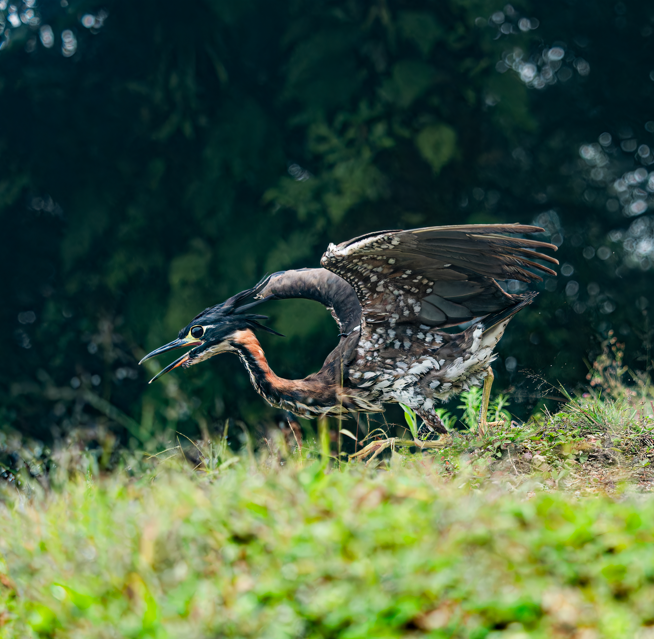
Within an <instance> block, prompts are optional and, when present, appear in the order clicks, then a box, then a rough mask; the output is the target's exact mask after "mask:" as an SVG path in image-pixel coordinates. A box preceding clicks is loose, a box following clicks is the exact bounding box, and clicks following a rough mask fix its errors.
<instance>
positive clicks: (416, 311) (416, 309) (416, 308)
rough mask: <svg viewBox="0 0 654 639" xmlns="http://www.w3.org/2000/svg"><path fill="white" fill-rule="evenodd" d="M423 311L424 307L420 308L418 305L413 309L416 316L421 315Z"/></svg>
mask: <svg viewBox="0 0 654 639" xmlns="http://www.w3.org/2000/svg"><path fill="white" fill-rule="evenodd" d="M421 310H422V306H420V304H416V305H415V306H414V307H413V312H414V313H415V314H416V315H418V314H419V313H420V311H421Z"/></svg>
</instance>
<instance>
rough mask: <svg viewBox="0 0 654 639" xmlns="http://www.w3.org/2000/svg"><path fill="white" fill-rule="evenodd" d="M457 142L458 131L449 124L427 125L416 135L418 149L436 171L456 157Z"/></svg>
mask: <svg viewBox="0 0 654 639" xmlns="http://www.w3.org/2000/svg"><path fill="white" fill-rule="evenodd" d="M456 143H457V136H456V131H455V130H454V129H453V128H452V127H450V126H448V125H447V124H432V125H429V126H426V127H425V128H424V129H422V131H420V133H418V135H417V137H416V146H417V147H418V151H419V152H420V155H422V157H423V158H424V159H425V160H426V161H427V162H428V163H429V165H430V166H431V168H432V170H433V171H434V173H439V172H440V170H441V169H442V168H443V167H444V166H445V165H446V164H447V163H448V162H450V160H452V159H453V158H454V155H455V154H456V148H457V147H456Z"/></svg>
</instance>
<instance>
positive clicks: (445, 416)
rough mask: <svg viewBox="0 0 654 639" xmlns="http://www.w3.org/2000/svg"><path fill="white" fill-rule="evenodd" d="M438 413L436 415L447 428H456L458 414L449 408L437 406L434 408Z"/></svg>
mask: <svg viewBox="0 0 654 639" xmlns="http://www.w3.org/2000/svg"><path fill="white" fill-rule="evenodd" d="M434 412H435V413H436V416H437V417H438V419H440V420H441V424H443V426H445V429H446V430H452V429H453V428H454V424H456V419H457V418H456V415H452V413H450V411H449V410H447V408H436V409H435V410H434Z"/></svg>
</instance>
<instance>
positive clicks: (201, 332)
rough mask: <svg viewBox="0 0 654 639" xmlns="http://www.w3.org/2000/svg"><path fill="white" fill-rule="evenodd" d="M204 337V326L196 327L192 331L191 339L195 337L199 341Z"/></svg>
mask: <svg viewBox="0 0 654 639" xmlns="http://www.w3.org/2000/svg"><path fill="white" fill-rule="evenodd" d="M203 335H204V328H203V327H202V326H194V327H193V328H192V329H191V337H195V339H199V338H200V337H202V336H203Z"/></svg>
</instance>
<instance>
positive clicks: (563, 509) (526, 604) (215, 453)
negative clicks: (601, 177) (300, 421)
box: [0, 369, 654, 639]
mask: <svg viewBox="0 0 654 639" xmlns="http://www.w3.org/2000/svg"><path fill="white" fill-rule="evenodd" d="M607 370H608V369H607ZM607 370H604V371H603V372H602V375H606V376H608V378H610V379H613V378H614V373H615V371H610V370H609V371H608V372H607ZM618 372H619V371H618ZM641 381H643V380H641ZM599 389H601V393H600V392H599ZM650 397H651V393H650V389H649V386H648V385H647V383H645V382H644V381H643V383H642V384H640V385H635V386H634V385H632V386H630V387H627V386H625V385H624V384H622V383H619V384H616V385H613V386H611V385H610V384H608V383H606V380H604V382H602V383H601V384H600V383H596V384H593V385H592V387H591V391H590V392H589V393H587V394H585V396H584V395H581V396H579V397H572V396H570V397H569V398H568V400H569V401H568V402H567V404H566V405H565V406H564V408H563V409H562V410H561V411H560V412H558V413H556V414H554V415H552V414H549V413H547V412H546V413H543V414H541V415H539V416H536V417H535V418H533V419H531V420H530V421H529V422H527V423H526V424H520V425H518V424H515V423H511V422H509V421H508V420H507V422H506V423H505V424H504V426H502V427H499V428H497V429H494V430H493V432H491V433H489V434H488V436H486V437H484V438H481V439H479V438H477V437H476V436H475V435H474V433H473V432H457V431H454V430H453V431H451V433H450V434H449V435H448V436H447V437H446V438H445V440H446V441H445V443H446V444H447V446H446V447H443V448H441V449H427V450H423V451H421V450H419V449H418V448H416V447H414V448H409V447H402V448H395V449H392V448H389V449H388V450H387V451H385V453H384V456H381V457H377V458H376V459H374V460H373V461H372V463H370V464H369V465H366V464H365V463H363V462H361V461H356V462H350V463H347V462H345V461H344V457H339V456H338V455H337V452H336V451H335V450H334V449H335V448H336V449H337V450H340V449H339V448H337V447H336V446H332V447H331V448H330V444H329V438H328V436H327V431H326V429H325V428H322V429H321V431H320V437H319V438H318V439H317V440H316V441H305V442H304V444H303V446H302V447H301V448H299V447H298V446H297V445H291V446H289V445H288V442H286V441H285V440H284V439H283V438H282V437H281V436H280V437H279V438H277V439H274V440H268V441H267V445H266V446H263V447H261V449H260V450H259V451H254V450H253V449H252V447H251V446H246V447H244V449H243V452H242V453H241V454H234V453H233V452H232V451H231V450H230V449H229V447H228V446H227V445H226V440H225V439H222V440H219V441H215V442H205V443H192V442H186V441H184V440H182V441H180V442H179V445H177V446H175V447H173V448H171V449H169V450H166V451H162V452H161V453H160V454H158V455H156V456H148V455H136V454H134V453H127V452H125V451H116V450H115V449H114V448H112V446H113V443H112V442H105V443H104V445H102V446H99V447H96V448H94V449H92V450H91V449H88V448H87V447H85V446H83V445H80V446H69V447H67V448H63V449H60V450H58V451H55V453H53V454H52V455H49V456H47V463H44V462H43V461H42V459H43V457H44V456H43V454H42V451H40V450H38V449H37V448H23V449H21V453H20V454H21V455H22V458H23V464H22V466H21V465H20V464H18V465H15V468H14V470H13V471H9V470H8V471H7V472H5V479H6V481H4V482H3V483H2V485H1V486H0V637H2V638H18V637H20V638H21V639H22V638H30V637H33V638H34V637H39V638H41V637H43V638H46V637H47V638H52V639H55V638H63V637H71V638H78V637H80V638H81V637H84V638H98V639H100V638H102V639H104V638H112V637H154V638H164V637H174V638H178V637H184V638H185V639H193V638H196V637H197V638H204V637H253V638H254V637H256V638H257V639H259V638H268V637H270V638H278V637H279V638H285V637H307V638H314V637H315V638H321V639H322V638H325V637H339V638H341V637H343V638H347V639H355V638H359V637H361V638H366V639H367V638H369V637H375V638H378V637H388V638H390V637H423V636H425V637H433V638H439V637H451V638H464V637H465V638H468V637H469V638H479V639H481V638H486V637H489V638H491V637H495V638H497V637H511V638H513V639H518V638H525V637H542V638H546V637H547V638H549V637H574V638H576V639H594V638H598V639H599V638H604V637H606V638H611V639H614V638H616V637H639V638H647V637H654V527H652V523H651V522H652V521H653V520H654V500H653V499H652V498H651V496H650V494H649V493H650V492H651V490H652V486H653V485H654V473H653V472H652V470H651V468H652V467H651V466H650V460H651V459H652V457H654V439H653V429H654V419H653V416H652V403H651V401H650V399H649V398H650ZM468 399H470V398H468ZM470 401H472V400H470ZM464 403H465V402H464ZM468 408H470V407H468ZM500 408H501V409H502V410H504V408H503V406H501V407H500ZM470 412H471V414H472V412H474V411H473V410H472V408H470ZM414 426H416V425H415V424H414ZM7 445H8V444H7Z"/></svg>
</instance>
